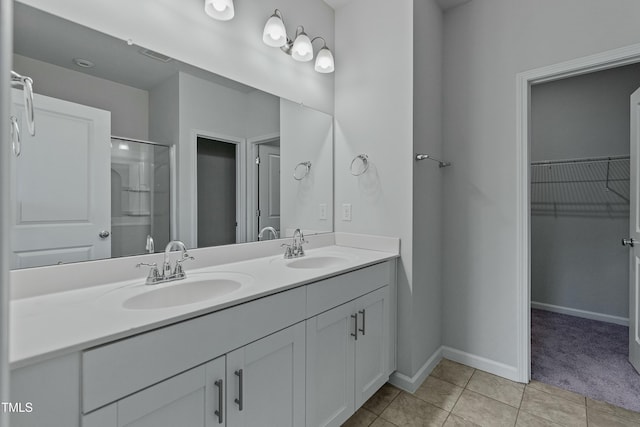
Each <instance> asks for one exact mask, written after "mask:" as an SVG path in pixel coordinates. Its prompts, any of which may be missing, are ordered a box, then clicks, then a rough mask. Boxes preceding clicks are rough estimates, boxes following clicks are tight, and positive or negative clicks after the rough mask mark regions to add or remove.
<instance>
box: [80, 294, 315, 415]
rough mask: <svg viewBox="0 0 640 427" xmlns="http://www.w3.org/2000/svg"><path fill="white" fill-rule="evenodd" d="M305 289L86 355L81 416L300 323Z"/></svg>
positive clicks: (138, 337) (242, 306) (152, 332)
mask: <svg viewBox="0 0 640 427" xmlns="http://www.w3.org/2000/svg"><path fill="white" fill-rule="evenodd" d="M305 293H306V289H305V288H304V287H300V288H296V289H292V290H290V291H287V292H282V293H279V294H276V295H272V296H269V297H265V298H261V299H258V300H256V301H252V302H248V303H246V304H241V305H238V306H236V307H231V308H228V309H225V310H221V311H218V312H215V313H212V314H209V315H206V316H202V317H198V318H195V319H191V320H187V321H184V322H182V323H178V324H175V325H171V326H167V327H165V328H161V329H157V330H155V331H151V332H147V333H144V334H141V335H137V336H135V337H131V338H127V339H124V340H122V341H118V342H115V343H112V344H107V345H104V346H102V347H97V348H94V349H91V350H88V351H85V352H84V353H83V355H82V411H83V412H84V413H88V412H90V411H92V410H94V409H96V408H99V407H101V406H103V405H106V404H108V403H111V402H113V401H115V400H118V399H120V398H122V397H124V396H127V395H129V394H131V393H133V392H136V391H138V390H141V389H143V388H145V387H148V386H150V385H152V384H155V383H158V382H160V381H162V380H163V379H165V378H168V377H171V376H173V375H176V374H178V373H180V372H183V371H186V370H187V369H190V368H192V367H194V366H196V365H199V364H201V363H204V362H206V361H208V360H211V359H214V358H216V357H218V356H220V355H222V354H224V353H227V352H229V351H231V350H233V349H236V348H238V347H241V346H243V345H245V344H248V343H250V342H252V341H255V340H257V339H259V338H262V337H264V336H266V335H269V334H271V333H273V332H276V331H278V330H280V329H284V328H286V327H288V326H290V325H292V324H294V323H297V322H299V321H301V320H303V319H304V316H305Z"/></svg>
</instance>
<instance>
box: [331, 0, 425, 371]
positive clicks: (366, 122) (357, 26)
mask: <svg viewBox="0 0 640 427" xmlns="http://www.w3.org/2000/svg"><path fill="white" fill-rule="evenodd" d="M341 3H342V6H340V7H338V8H337V9H336V11H335V19H336V22H335V38H336V52H335V57H336V71H335V123H336V127H335V160H334V162H335V172H334V175H335V195H334V200H335V210H334V212H335V218H336V221H335V229H336V231H343V232H351V233H371V234H377V235H387V236H395V237H400V239H401V240H402V245H401V248H400V254H401V259H400V262H399V265H398V300H399V301H398V303H399V306H398V352H397V354H398V370H399V371H400V372H401V373H403V374H405V375H409V376H411V375H413V374H414V373H415V371H414V365H416V364H417V363H414V362H413V360H412V359H413V350H412V349H413V338H414V332H413V331H414V327H415V328H418V327H424V326H423V325H414V323H413V320H412V313H413V306H414V300H413V281H412V254H413V241H412V240H413V235H412V233H413V228H412V217H413V192H412V181H413V1H412V0H400V1H395V2H394V4H393V19H389V5H388V3H387V2H385V1H383V0H351V1H348V2H341ZM381 22H384V23H385V30H384V31H380V23H381ZM382 53H384V57H381V56H380V55H381V54H382ZM338 59H339V62H338ZM360 153H366V154H367V155H368V156H369V163H370V167H369V170H368V171H367V173H365V174H363V175H361V176H359V177H354V176H353V175H351V173H350V172H349V165H350V164H351V161H352V159H353V158H354V156H356V155H358V154H360ZM343 203H350V204H351V205H352V211H351V215H352V220H351V221H343V220H342V214H341V209H342V204H343ZM423 339H424V338H423Z"/></svg>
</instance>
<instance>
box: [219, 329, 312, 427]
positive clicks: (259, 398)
mask: <svg viewBox="0 0 640 427" xmlns="http://www.w3.org/2000/svg"><path fill="white" fill-rule="evenodd" d="M304 344H305V328H304V323H302V322H301V323H298V324H296V325H293V326H291V327H289V328H287V329H284V330H282V331H280V332H276V333H275V334H272V335H269V336H267V337H265V338H262V339H260V340H258V341H256V342H254V343H251V344H249V345H246V346H244V347H241V348H239V349H238V350H235V351H233V352H231V353H229V354H227V385H228V386H227V402H228V403H227V414H228V417H227V426H229V427H238V426H246V427H252V426H261V427H288V426H290V427H298V426H303V425H304V413H305V407H304V395H305V345H304Z"/></svg>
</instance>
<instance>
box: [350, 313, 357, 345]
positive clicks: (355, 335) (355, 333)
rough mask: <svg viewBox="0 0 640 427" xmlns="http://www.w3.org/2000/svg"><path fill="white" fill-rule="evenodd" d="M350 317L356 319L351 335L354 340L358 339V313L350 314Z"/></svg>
mask: <svg viewBox="0 0 640 427" xmlns="http://www.w3.org/2000/svg"><path fill="white" fill-rule="evenodd" d="M351 318H352V319H354V320H355V321H356V327H355V328H354V330H353V332H352V333H351V336H352V337H354V338H355V339H356V341H358V315H357V314H352V315H351Z"/></svg>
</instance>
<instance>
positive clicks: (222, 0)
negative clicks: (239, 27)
mask: <svg viewBox="0 0 640 427" xmlns="http://www.w3.org/2000/svg"><path fill="white" fill-rule="evenodd" d="M204 11H205V12H206V14H207V15H209V16H210V17H212V18H213V19H217V20H218V21H228V20H230V19H231V18H233V16H234V15H235V10H234V8H233V0H205V1H204Z"/></svg>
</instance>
